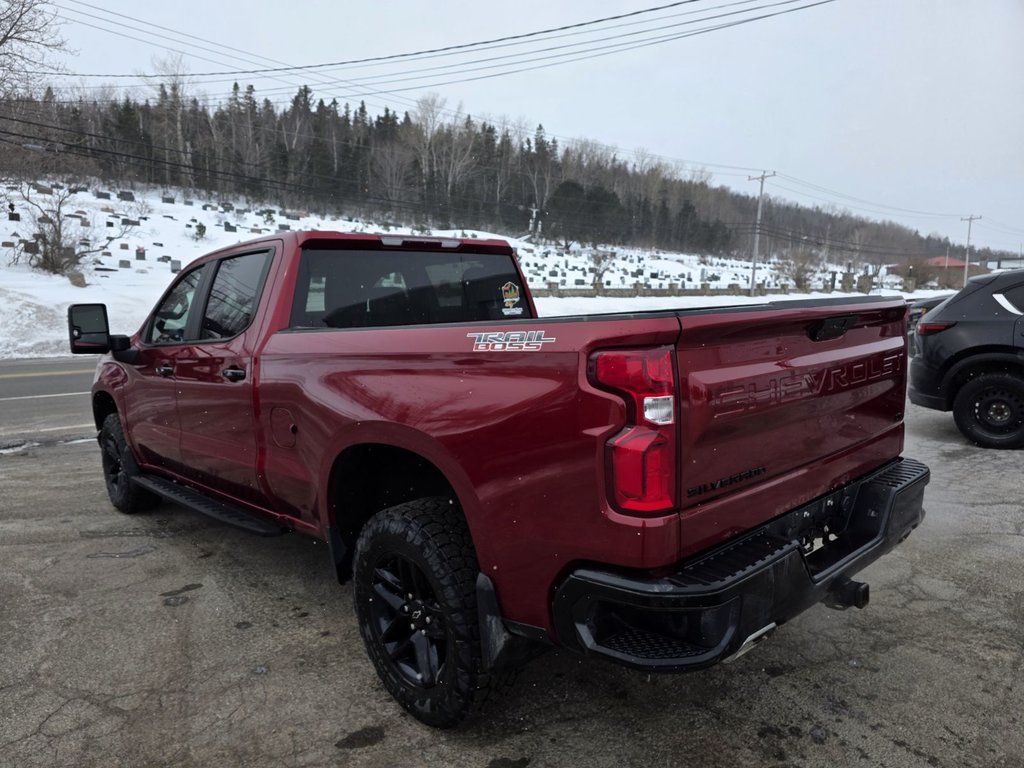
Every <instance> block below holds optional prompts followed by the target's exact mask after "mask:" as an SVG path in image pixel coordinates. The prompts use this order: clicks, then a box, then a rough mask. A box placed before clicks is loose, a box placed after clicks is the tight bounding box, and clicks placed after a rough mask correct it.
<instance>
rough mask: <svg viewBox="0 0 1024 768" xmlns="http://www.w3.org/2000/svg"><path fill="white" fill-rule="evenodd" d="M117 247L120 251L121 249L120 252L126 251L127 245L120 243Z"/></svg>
mask: <svg viewBox="0 0 1024 768" xmlns="http://www.w3.org/2000/svg"><path fill="white" fill-rule="evenodd" d="M118 247H119V248H120V249H121V250H122V251H127V250H128V243H120V244H119V245H118Z"/></svg>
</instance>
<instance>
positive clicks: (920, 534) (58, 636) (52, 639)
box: [0, 406, 1024, 768]
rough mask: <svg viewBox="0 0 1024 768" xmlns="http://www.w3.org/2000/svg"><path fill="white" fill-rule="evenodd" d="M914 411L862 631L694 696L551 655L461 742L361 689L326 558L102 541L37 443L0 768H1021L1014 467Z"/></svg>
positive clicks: (212, 541) (15, 559)
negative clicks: (907, 460)
mask: <svg viewBox="0 0 1024 768" xmlns="http://www.w3.org/2000/svg"><path fill="white" fill-rule="evenodd" d="M908 408H909V412H908V431H907V450H906V454H907V455H908V456H912V457H915V458H918V459H921V460H923V461H924V462H926V463H927V464H928V465H929V466H930V467H931V469H932V482H931V485H930V486H929V487H928V491H927V493H926V498H925V505H926V508H927V510H928V517H927V519H926V521H925V524H924V526H923V527H922V528H921V529H919V530H918V531H916V532H915V533H914V534H913V535H912V536H911V537H910V539H908V540H907V541H906V542H905V543H904V544H903V545H902V546H901V547H900V548H899V549H898V550H897V551H896V552H895V553H893V554H891V555H890V556H888V557H887V558H884V559H883V560H882V561H879V562H878V563H876V564H875V565H873V566H872V567H871V568H870V569H868V570H867V571H865V572H864V573H863V574H862V578H863V580H866V581H869V582H870V584H871V596H872V597H871V604H870V605H869V606H868V608H867V609H865V610H863V611H857V610H849V611H845V612H835V611H829V610H827V609H825V608H824V607H820V606H819V607H816V608H814V609H812V610H811V611H809V612H808V613H806V614H804V615H803V616H801V617H799V618H798V619H797V620H795V621H793V622H791V623H790V624H788V625H787V626H785V627H783V628H782V629H781V630H780V631H779V632H777V633H776V634H775V635H774V636H773V637H772V638H771V639H770V640H769V641H768V642H766V643H765V644H763V645H761V646H760V647H759V648H757V649H756V650H754V651H753V652H752V653H750V654H748V655H747V656H745V657H744V658H742V659H740V660H739V661H737V662H736V663H734V664H732V665H728V666H720V667H718V668H715V669H712V670H710V671H707V672H703V673H698V674H691V675H686V676H654V677H649V676H647V675H644V674H639V673H636V672H632V671H629V670H625V669H620V668H618V667H614V666H611V665H608V664H605V663H601V662H595V661H584V660H581V659H579V658H577V657H575V656H572V655H570V654H567V653H564V652H559V651H554V652H550V653H548V654H547V655H545V656H543V657H542V658H540V659H538V660H536V661H534V662H533V663H532V664H531V665H529V666H528V667H527V668H526V669H525V670H524V671H523V672H522V674H521V675H520V677H519V679H518V681H517V683H516V684H515V686H514V687H513V688H512V689H511V691H510V692H508V693H507V694H506V695H505V696H503V697H502V698H500V699H498V700H496V701H494V702H492V703H491V704H490V705H489V707H488V709H487V710H486V712H485V713H484V715H483V716H482V717H480V718H478V719H476V720H475V721H473V722H470V723H469V724H468V725H467V726H466V727H464V728H462V729H460V730H457V731H454V732H451V731H449V732H437V731H432V730H430V729H428V728H426V727H424V726H421V725H420V724H418V723H417V722H416V721H414V720H413V719H412V718H411V717H408V716H406V715H405V714H403V713H402V711H401V710H400V709H399V708H398V706H397V705H395V704H394V703H393V702H392V700H391V699H390V697H389V696H388V695H387V694H386V693H385V692H384V690H383V688H382V687H381V686H380V685H379V684H378V682H377V678H376V676H375V674H374V672H373V670H372V669H371V666H370V664H369V662H368V661H367V660H366V658H365V656H364V653H363V650H362V646H361V643H360V641H359V637H358V632H357V629H356V626H355V621H354V619H353V617H352V610H351V591H350V589H349V588H348V587H340V586H338V585H337V584H336V583H334V582H333V581H332V578H331V574H330V571H329V568H328V561H327V555H326V552H325V548H324V546H323V545H322V544H319V543H317V542H314V541H312V540H310V539H307V538H304V537H300V536H285V537H280V538H274V539H261V538H256V537H253V536H250V535H248V534H245V533H243V532H239V531H235V530H234V529H231V528H227V527H224V526H222V525H220V524H219V523H215V522H213V521H210V520H207V519H205V518H203V517H201V516H198V515H195V514H193V513H191V512H189V511H186V510H184V509H180V508H177V507H173V506H170V505H165V506H163V507H161V508H159V509H158V510H157V511H156V512H154V513H150V514H147V515H145V516H136V517H128V516H124V515H120V514H119V513H117V512H115V511H114V510H113V509H112V508H111V507H110V505H109V504H108V502H107V498H106V494H105V491H104V487H103V482H102V479H101V477H100V469H99V453H98V450H97V448H96V446H95V443H93V442H91V441H85V442H78V441H74V440H72V439H71V438H73V437H75V435H72V434H60V430H55V431H54V432H49V433H44V434H45V435H46V436H45V438H41V439H40V444H39V445H36V446H30V447H28V448H23V449H20V450H14V451H12V452H7V453H4V454H0V490H2V493H0V648H2V649H3V652H2V653H0V765H2V766H5V767H6V766H11V767H12V768H13V767H14V766H17V768H32V767H34V766H40V767H43V766H45V767H46V768H52V767H54V766H75V768H87V767H88V766H104V767H105V766H289V767H291V766H295V767H298V766H334V765H338V766H381V767H383V766H475V767H476V768H524V767H525V766H530V768H537V767H539V766H594V767H599V766H614V767H615V768H625V767H626V766H643V767H644V768H660V767H661V766H666V767H667V766H682V765H693V766H707V767H713V766H723V767H726V766H755V765H756V766H765V765H767V766H847V765H855V766H893V767H894V768H895V767H906V766H979V767H981V766H991V767H992V768H995V767H997V766H1000V767H1008V766H1024V726H1022V724H1021V716H1022V713H1024V671H1022V666H1024V507H1022V504H1021V497H1022V487H1024V484H1022V481H1021V471H1020V467H1021V457H1022V454H1021V453H1020V452H994V451H985V450H982V449H979V448H975V447H973V446H970V445H968V444H967V443H965V442H964V440H963V438H962V437H961V436H960V434H959V432H957V431H956V429H955V427H954V426H953V422H952V418H951V417H950V416H949V415H948V414H940V413H935V412H931V411H926V410H923V409H920V408H917V407H914V406H908ZM79 436H80V435H79Z"/></svg>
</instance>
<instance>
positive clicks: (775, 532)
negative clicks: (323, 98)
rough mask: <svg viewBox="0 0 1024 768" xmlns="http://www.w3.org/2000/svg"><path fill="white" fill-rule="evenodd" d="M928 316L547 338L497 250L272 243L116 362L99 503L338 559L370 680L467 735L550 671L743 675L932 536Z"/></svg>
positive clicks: (684, 323)
mask: <svg viewBox="0 0 1024 768" xmlns="http://www.w3.org/2000/svg"><path fill="white" fill-rule="evenodd" d="M905 313H906V306H905V304H904V303H903V302H902V301H899V300H887V299H880V298H865V299H848V298H843V299H830V300H814V301H788V302H783V303H778V304H775V303H766V304H761V305H755V306H742V307H722V308H715V309H692V310H674V311H654V312H637V313H628V314H614V315H600V316H589V317H559V318H538V317H537V313H536V310H535V308H534V304H533V301H532V299H531V297H530V294H529V292H528V290H527V287H526V281H525V280H524V279H523V275H522V272H521V271H520V269H519V266H518V264H517V261H516V258H515V254H514V251H513V250H512V249H511V248H510V247H509V245H508V244H507V243H505V242H503V241H498V240H445V239H430V238H413V237H405V236H385V235H379V236H377V235H362V234H340V233H334V232H299V233H279V234H278V235H276V236H274V237H270V238H266V239H261V240H256V241H253V242H249V243H244V244H241V245H236V246H233V247H231V248H227V249H224V250H220V251H217V252H216V253H212V254H209V255H208V256H205V257H203V258H200V259H198V260H196V261H195V262H193V263H192V264H191V265H189V267H188V268H187V269H186V270H185V271H184V272H182V273H181V274H180V275H179V276H178V277H177V278H176V279H175V281H174V282H173V284H172V285H171V286H170V288H169V289H168V290H167V292H166V294H165V295H164V297H163V298H162V299H161V300H160V302H159V304H158V305H157V306H156V308H155V309H154V311H153V312H152V314H151V315H150V316H149V318H148V319H147V320H146V322H145V324H144V325H143V326H142V328H141V329H140V330H139V331H138V332H137V333H136V334H135V335H134V336H132V337H130V338H129V337H126V336H116V335H115V336H112V335H110V333H109V330H108V323H107V317H106V310H105V307H104V306H103V305H102V304H81V305H75V306H73V307H71V309H70V310H69V332H70V337H71V347H72V351H73V352H75V353H99V354H103V355H104V356H103V357H102V358H101V359H100V362H99V365H98V368H97V374H96V380H95V384H94V386H93V389H92V407H93V416H94V419H95V423H96V427H97V429H98V430H99V443H100V447H101V451H102V463H103V470H104V476H105V480H106V485H107V490H108V492H109V494H110V499H111V501H112V502H113V504H114V506H115V507H117V508H118V509H120V510H121V511H122V512H127V513H131V512H136V511H139V510H142V509H145V508H147V507H149V506H152V505H153V504H154V503H156V502H157V501H158V500H160V499H161V498H163V499H168V500H171V501H174V502H176V503H179V504H184V505H187V506H190V507H192V508H194V509H196V510H199V511H201V512H204V513H206V514H208V515H212V516H213V517H216V518H219V519H221V520H224V521H226V522H230V523H233V524H235V525H239V526H241V527H244V528H247V529H249V530H251V531H254V532H257V533H263V534H278V533H282V532H286V531H299V532H302V533H306V534H309V535H312V536H316V537H319V538H321V539H323V540H324V541H326V542H327V544H328V545H329V549H330V553H331V556H332V558H333V564H334V566H335V568H336V570H337V574H338V578H339V579H340V580H341V581H343V582H344V581H347V580H350V579H351V580H352V582H353V596H354V603H355V612H356V616H357V619H358V623H359V628H360V630H361V633H362V637H363V639H364V641H365V644H366V649H367V652H368V654H369V656H370V658H371V660H372V661H373V663H374V665H375V666H376V668H377V671H378V673H379V674H380V676H381V678H382V680H383V681H384V684H385V686H386V687H387V688H388V690H389V691H390V692H391V693H392V694H393V695H394V697H395V698H396V699H397V700H398V701H399V702H400V703H401V705H402V706H404V707H405V708H406V709H407V710H409V711H410V712H411V713H412V714H413V715H414V716H416V717H417V718H419V719H420V720H421V721H423V722H425V723H428V724H430V725H434V726H440V727H448V726H452V725H455V724H456V723H458V722H459V721H460V720H461V719H462V718H463V717H464V716H465V715H466V714H467V712H469V711H470V710H471V709H473V708H474V707H475V706H476V705H477V704H478V703H479V702H480V701H481V699H482V697H483V696H484V694H485V693H486V692H487V691H488V689H489V688H491V687H493V686H495V685H496V684H497V682H498V681H500V680H502V679H503V678H504V677H506V675H505V671H506V670H509V669H512V668H514V667H515V666H516V665H518V664H519V663H521V662H522V661H523V660H525V659H526V658H528V657H529V656H530V655H531V654H532V653H533V651H534V650H535V649H537V648H543V647H544V646H551V645H559V646H563V647H566V648H569V649H572V650H575V651H578V652H581V653H585V654H593V655H597V656H602V657H605V658H607V659H611V660H613V661H616V662H619V663H622V664H626V665H628V666H631V667H636V668H639V669H643V670H664V671H681V670H695V669H700V668H703V667H707V666H709V665H711V664H714V663H716V662H719V661H727V660H730V659H731V658H734V657H736V656H738V655H740V654H742V653H744V652H745V651H747V650H748V649H749V648H751V647H752V646H753V645H754V644H756V643H757V642H759V641H760V640H762V639H764V638H765V637H767V636H768V634H769V633H771V632H772V630H774V629H775V627H776V626H778V625H780V624H782V623H783V622H785V621H787V620H789V619H791V618H793V617H794V616H796V615H797V614H799V613H800V612H801V611H803V610H805V609H807V608H808V607H810V606H812V605H814V604H816V603H818V602H822V601H824V602H825V603H826V604H829V605H832V606H834V607H847V606H851V605H854V606H857V607H863V606H864V605H865V604H866V603H867V601H868V587H867V585H866V584H862V583H858V582H855V581H853V580H851V578H850V577H851V576H852V575H853V574H854V573H856V572H857V571H859V570H860V569H862V568H864V567H865V566H866V565H867V564H868V563H870V562H872V561H873V560H875V559H876V558H877V557H879V556H880V555H882V554H883V553H885V552H887V551H888V550H890V549H891V548H892V547H894V546H895V545H896V544H898V543H899V542H900V541H902V540H903V539H904V538H905V537H906V536H907V535H908V534H909V533H910V531H911V530H912V529H913V528H915V527H916V526H917V525H918V524H919V523H920V522H921V521H922V519H923V517H924V510H923V507H922V499H923V493H924V486H925V485H926V483H927V482H928V469H927V468H926V467H925V466H924V465H923V464H921V463H919V462H917V461H914V460H912V459H907V458H901V456H900V454H901V452H902V450H903V431H904V426H903V414H904V402H905V387H906V335H905V333H906V331H905V321H904V315H905Z"/></svg>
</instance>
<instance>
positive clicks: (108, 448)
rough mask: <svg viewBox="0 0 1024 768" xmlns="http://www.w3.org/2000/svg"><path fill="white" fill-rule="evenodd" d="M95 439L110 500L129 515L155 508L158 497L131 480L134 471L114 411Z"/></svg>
mask: <svg viewBox="0 0 1024 768" xmlns="http://www.w3.org/2000/svg"><path fill="white" fill-rule="evenodd" d="M99 442H100V451H101V461H102V462H103V480H104V481H105V482H106V484H107V495H108V496H109V497H110V503H111V504H113V505H114V506H115V507H117V508H118V509H119V510H121V511H122V512H124V513H125V514H129V515H130V514H132V513H134V512H142V511H144V510H146V509H151V508H152V507H155V506H156V505H157V503H158V502H159V501H160V498H159V497H158V496H156V495H154V494H152V493H150V492H149V491H147V490H146V489H144V488H139V487H138V486H137V485H135V484H134V483H133V482H132V476H133V475H134V474H135V473H136V472H137V471H138V470H137V468H136V466H135V459H134V458H133V457H132V453H131V448H129V447H128V441H127V440H125V437H124V429H123V428H122V427H121V419H120V418H118V416H117V414H116V413H111V414H110V415H108V416H107V417H106V418H105V419H104V420H103V426H102V427H101V428H100V436H99Z"/></svg>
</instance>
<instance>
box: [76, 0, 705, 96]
mask: <svg viewBox="0 0 1024 768" xmlns="http://www.w3.org/2000/svg"><path fill="white" fill-rule="evenodd" d="M701 1H702V0H679V1H678V2H674V3H667V4H665V5H659V6H654V7H651V8H643V9H640V10H637V11H630V12H628V13H622V14H618V15H615V16H605V17H603V18H599V19H592V20H590V21H581V22H577V23H575V24H566V25H563V26H560V27H551V28H549V29H542V30H536V31H534V32H525V33H522V34H519V35H505V36H504V37H497V38H493V39H490V40H478V41H476V42H473V43H460V44H458V45H449V46H444V47H441V48H428V49H424V50H420V51H412V52H408V53H395V54H389V55H386V56H372V57H368V58H364V59H350V60H348V61H336V62H326V63H321V64H306V65H301V66H285V67H276V68H266V69H253V70H226V71H222V72H201V73H197V74H196V75H195V76H196V77H203V76H221V75H254V74H267V73H270V72H298V71H308V70H312V69H326V68H329V67H342V66H346V65H350V64H365V63H370V62H378V61H390V60H395V59H406V58H413V57H416V56H423V55H425V54H435V53H446V52H450V51H457V50H466V49H471V48H478V47H480V46H484V45H491V44H493V43H503V42H508V41H512V40H525V39H529V38H534V37H539V36H542V35H547V34H551V33H554V32H564V31H566V30H570V29H579V28H582V27H587V26H593V25H597V24H604V23H606V22H609V21H617V20H619V19H625V18H630V17H635V16H640V15H643V14H648V13H654V12H656V11H663V10H666V9H669V8H676V7H679V6H681V5H691V4H692V3H696V2H701ZM66 2H72V3H75V4H76V5H85V6H88V7H90V8H96V9H97V10H105V9H102V8H99V7H98V6H95V5H91V4H89V3H84V2H80V0H66ZM56 5H57V6H58V7H63V6H60V4H59V3H58V4H56ZM64 10H72V9H68V8H65V9H64ZM109 13H113V12H112V11H111V12H109ZM115 15H117V16H122V17H123V18H129V19H132V20H133V21H141V20H140V19H134V18H133V17H130V16H125V15H124V14H120V13H119V14H115ZM144 23H147V24H148V23H149V22H144ZM151 26H157V25H151ZM161 28H162V27H161ZM189 37H192V35H189ZM197 39H201V38H197ZM207 42H209V41H207ZM78 76H79V77H106V78H111V79H113V78H121V77H137V75H125V74H79V75H78Z"/></svg>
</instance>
